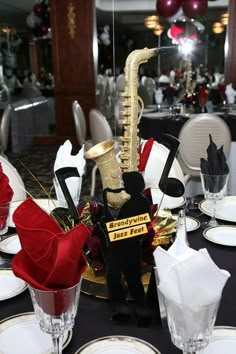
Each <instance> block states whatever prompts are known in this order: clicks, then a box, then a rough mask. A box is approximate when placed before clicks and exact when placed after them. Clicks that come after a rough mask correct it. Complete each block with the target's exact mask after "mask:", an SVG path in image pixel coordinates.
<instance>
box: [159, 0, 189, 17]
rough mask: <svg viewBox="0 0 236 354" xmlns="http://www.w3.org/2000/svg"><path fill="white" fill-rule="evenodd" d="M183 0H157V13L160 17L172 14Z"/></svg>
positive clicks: (177, 9)
mask: <svg viewBox="0 0 236 354" xmlns="http://www.w3.org/2000/svg"><path fill="white" fill-rule="evenodd" d="M182 2H183V0H157V4H156V9H157V14H158V15H160V16H162V17H167V18H168V17H171V16H174V15H175V14H176V13H177V11H179V9H180V7H181V5H182Z"/></svg>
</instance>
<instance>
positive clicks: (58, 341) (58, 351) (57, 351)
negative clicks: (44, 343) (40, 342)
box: [52, 335, 62, 354]
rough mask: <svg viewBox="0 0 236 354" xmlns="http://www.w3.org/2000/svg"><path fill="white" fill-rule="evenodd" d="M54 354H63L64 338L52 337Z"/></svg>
mask: <svg viewBox="0 0 236 354" xmlns="http://www.w3.org/2000/svg"><path fill="white" fill-rule="evenodd" d="M52 340H53V347H54V354H62V336H55V335H52Z"/></svg>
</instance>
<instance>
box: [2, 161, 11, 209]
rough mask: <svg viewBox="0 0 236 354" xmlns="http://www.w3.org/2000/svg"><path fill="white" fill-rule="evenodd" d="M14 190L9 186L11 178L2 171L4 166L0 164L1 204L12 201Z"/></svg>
mask: <svg viewBox="0 0 236 354" xmlns="http://www.w3.org/2000/svg"><path fill="white" fill-rule="evenodd" d="M13 194H14V192H13V190H12V188H11V186H10V184H9V178H8V177H7V175H5V173H4V172H3V169H2V164H1V162H0V203H1V204H4V203H8V202H10V201H11V200H12V197H13Z"/></svg>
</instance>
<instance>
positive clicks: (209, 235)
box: [203, 225, 236, 247]
mask: <svg viewBox="0 0 236 354" xmlns="http://www.w3.org/2000/svg"><path fill="white" fill-rule="evenodd" d="M203 236H204V237H205V238H206V239H207V240H208V241H211V242H214V243H217V244H219V245H223V246H234V247H235V246H236V226H232V225H228V226H227V225H222V226H215V227H209V228H208V229H206V230H204V231H203Z"/></svg>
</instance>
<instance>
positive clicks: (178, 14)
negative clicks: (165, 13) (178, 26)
mask: <svg viewBox="0 0 236 354" xmlns="http://www.w3.org/2000/svg"><path fill="white" fill-rule="evenodd" d="M183 16H184V13H183V9H182V7H181V8H180V9H179V10H178V11H177V12H176V13H175V14H174V15H173V16H171V17H168V18H167V21H168V22H175V21H177V20H179V19H180V18H183Z"/></svg>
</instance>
